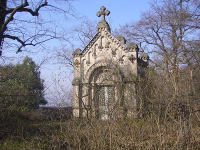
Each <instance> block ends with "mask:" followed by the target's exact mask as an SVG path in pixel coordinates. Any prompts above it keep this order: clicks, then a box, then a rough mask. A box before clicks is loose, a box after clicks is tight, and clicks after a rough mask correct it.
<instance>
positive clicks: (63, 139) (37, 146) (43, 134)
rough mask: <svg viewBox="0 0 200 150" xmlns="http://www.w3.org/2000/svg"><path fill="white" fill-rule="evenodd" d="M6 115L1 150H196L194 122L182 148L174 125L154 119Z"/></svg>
mask: <svg viewBox="0 0 200 150" xmlns="http://www.w3.org/2000/svg"><path fill="white" fill-rule="evenodd" d="M8 115H9V116H7V117H10V118H5V117H4V122H1V126H0V127H1V128H0V149H2V150H46V149H47V150H51V149H55V150H134V149H136V150H137V149H155V150H157V149H194V150H195V149H196V150H198V149H200V125H199V122H197V121H194V122H193V123H192V130H191V133H192V134H191V137H190V140H189V141H188V143H187V144H186V145H182V144H181V143H180V136H179V131H180V126H179V124H178V122H172V121H167V122H160V121H159V120H158V119H155V118H149V117H147V118H146V119H123V120H110V121H100V120H86V119H82V120H80V119H69V120H62V121H61V120H51V121H48V120H42V119H41V118H40V119H34V120H33V119H30V118H29V117H28V116H30V114H28V115H27V114H25V115H24V114H21V113H16V112H15V113H10V114H8ZM4 116H5V115H4ZM2 118H3V117H2V116H1V121H3V119H2Z"/></svg>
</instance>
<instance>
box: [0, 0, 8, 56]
mask: <svg viewBox="0 0 200 150" xmlns="http://www.w3.org/2000/svg"><path fill="white" fill-rule="evenodd" d="M6 7H7V0H1V3H0V56H1V51H2V46H3V34H4V32H5V29H3V25H4V22H5V19H6Z"/></svg>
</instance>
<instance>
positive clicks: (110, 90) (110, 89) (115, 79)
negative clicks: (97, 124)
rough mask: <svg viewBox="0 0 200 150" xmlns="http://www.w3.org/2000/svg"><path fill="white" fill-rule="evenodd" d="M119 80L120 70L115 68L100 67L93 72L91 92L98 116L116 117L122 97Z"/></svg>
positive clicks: (104, 117)
mask: <svg viewBox="0 0 200 150" xmlns="http://www.w3.org/2000/svg"><path fill="white" fill-rule="evenodd" d="M119 81H120V76H119V72H118V71H116V70H115V69H113V68H108V67H105V66H104V67H98V68H96V69H94V71H93V72H92V74H91V77H90V85H91V86H90V89H89V92H90V93H91V94H90V100H91V104H92V106H93V110H94V112H95V116H96V117H97V118H99V119H110V118H113V117H114V114H115V111H116V107H117V106H118V104H119V97H120V96H119V94H120V88H119V86H118V85H119V84H118V83H119Z"/></svg>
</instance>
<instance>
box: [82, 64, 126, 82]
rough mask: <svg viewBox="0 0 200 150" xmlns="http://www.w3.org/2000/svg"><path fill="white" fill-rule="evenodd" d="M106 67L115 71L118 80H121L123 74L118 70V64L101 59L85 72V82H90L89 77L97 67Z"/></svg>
mask: <svg viewBox="0 0 200 150" xmlns="http://www.w3.org/2000/svg"><path fill="white" fill-rule="evenodd" d="M103 67H104V68H107V69H111V70H112V71H113V72H115V73H116V75H117V76H118V79H119V82H122V81H123V78H124V75H123V72H122V71H121V70H120V68H119V66H118V65H116V64H114V63H113V62H112V61H108V60H102V61H99V62H96V63H95V64H93V65H92V66H91V67H90V68H89V69H88V70H87V72H86V74H85V83H90V81H91V77H92V76H93V74H94V72H95V71H96V70H97V69H99V68H103Z"/></svg>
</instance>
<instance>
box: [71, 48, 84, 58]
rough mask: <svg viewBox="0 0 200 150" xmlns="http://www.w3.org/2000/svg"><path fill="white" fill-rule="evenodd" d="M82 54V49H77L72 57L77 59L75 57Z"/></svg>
mask: <svg viewBox="0 0 200 150" xmlns="http://www.w3.org/2000/svg"><path fill="white" fill-rule="evenodd" d="M81 53H82V51H81V49H80V48H77V49H76V50H75V51H74V52H73V54H72V55H73V56H74V57H75V56H79V55H81Z"/></svg>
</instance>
